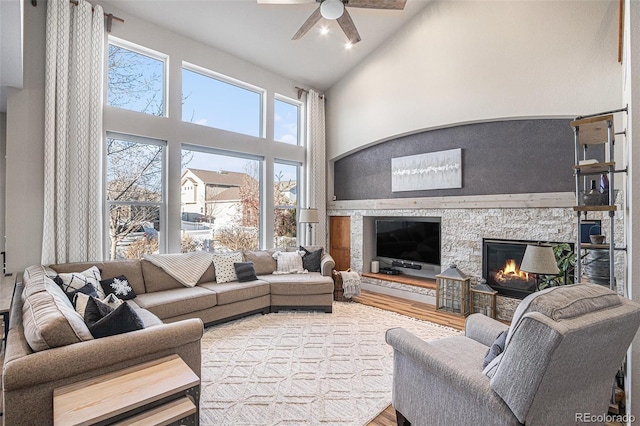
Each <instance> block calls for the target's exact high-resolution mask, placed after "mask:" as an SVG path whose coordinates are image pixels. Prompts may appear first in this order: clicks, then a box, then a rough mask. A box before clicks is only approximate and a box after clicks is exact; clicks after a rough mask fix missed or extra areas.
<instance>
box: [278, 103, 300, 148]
mask: <svg viewBox="0 0 640 426" xmlns="http://www.w3.org/2000/svg"><path fill="white" fill-rule="evenodd" d="M276 101H279V102H284V103H286V104H289V105H293V106H295V107H296V108H297V110H298V120H297V124H298V128H297V133H298V134H297V141H296V143H295V144H288V143H286V142H282V141H279V140H277V139H276V134H275V133H276V132H275V126H276V123H275V118H276V114H275V111H276V105H275V104H276ZM303 107H304V104H303V103H302V102H300V101H297V100H295V99H292V98H289V97H287V96H283V95H280V94H279V93H274V94H273V141H274V142H276V143H284V144H287V145H291V146H303V132H302V129H303V124H304V123H303Z"/></svg>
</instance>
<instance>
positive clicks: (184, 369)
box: [53, 355, 200, 426]
mask: <svg viewBox="0 0 640 426" xmlns="http://www.w3.org/2000/svg"><path fill="white" fill-rule="evenodd" d="M199 394H200V378H199V377H198V376H197V375H196V374H195V373H194V372H193V371H192V370H191V369H190V368H189V366H188V365H187V364H185V362H184V361H183V360H182V358H180V357H179V356H178V355H170V356H168V357H165V358H161V359H158V360H154V361H150V362H146V363H144V364H140V365H136V366H133V367H130V368H126V369H124V370H120V371H115V372H113V373H109V374H105V375H103V376H98V377H94V378H91V379H88V380H84V381H81V382H78V383H73V384H71V385H67V386H63V387H61V388H57V389H54V391H53V424H54V425H57V426H60V425H103V424H114V423H115V422H117V423H116V424H118V425H150V424H153V425H165V424H172V423H174V422H177V421H181V422H180V423H181V424H190V425H197V424H198V423H199V419H198V411H199V410H198V401H199V399H200V395H199Z"/></svg>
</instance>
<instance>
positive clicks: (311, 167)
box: [302, 90, 327, 249]
mask: <svg viewBox="0 0 640 426" xmlns="http://www.w3.org/2000/svg"><path fill="white" fill-rule="evenodd" d="M325 147H326V140H325V122H324V97H323V96H322V95H321V94H320V93H318V92H317V91H315V90H309V94H308V95H307V205H305V206H302V207H305V208H306V207H311V208H317V209H318V217H319V218H320V222H319V223H318V224H315V225H314V226H313V234H314V237H312V240H313V243H314V244H315V245H321V246H323V247H324V248H325V249H327V202H326V200H327V188H326V180H327V179H326V174H327V171H326V160H325V158H326V155H325V152H326V148H325ZM304 235H305V237H304V238H307V233H306V232H305V234H304ZM307 243H308V244H310V243H311V241H307Z"/></svg>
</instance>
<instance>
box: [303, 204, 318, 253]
mask: <svg viewBox="0 0 640 426" xmlns="http://www.w3.org/2000/svg"><path fill="white" fill-rule="evenodd" d="M298 222H299V223H306V224H308V225H309V241H308V242H307V244H308V245H313V241H312V238H313V235H312V234H311V230H312V228H313V224H314V223H318V222H319V219H318V209H312V208H307V209H300V217H299V218H298Z"/></svg>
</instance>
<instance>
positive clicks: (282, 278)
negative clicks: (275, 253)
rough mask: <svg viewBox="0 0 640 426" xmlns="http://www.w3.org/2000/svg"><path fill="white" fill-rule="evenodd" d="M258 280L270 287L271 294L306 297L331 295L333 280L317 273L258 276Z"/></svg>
mask: <svg viewBox="0 0 640 426" xmlns="http://www.w3.org/2000/svg"><path fill="white" fill-rule="evenodd" d="M258 279H260V280H263V281H266V282H268V283H269V285H270V286H271V294H280V295H306V294H329V293H330V294H333V279H331V277H325V276H323V275H320V273H318V272H309V273H308V274H289V275H260V276H258Z"/></svg>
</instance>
